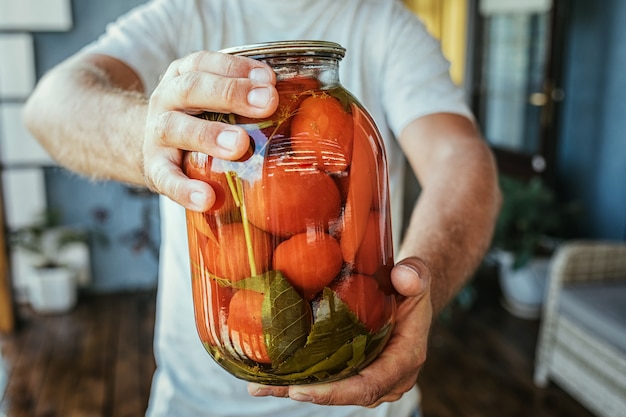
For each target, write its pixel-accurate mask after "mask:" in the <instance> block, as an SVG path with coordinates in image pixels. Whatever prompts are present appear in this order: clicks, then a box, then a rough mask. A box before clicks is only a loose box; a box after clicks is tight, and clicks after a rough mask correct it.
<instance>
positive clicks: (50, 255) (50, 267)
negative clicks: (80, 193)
mask: <svg viewBox="0 0 626 417" xmlns="http://www.w3.org/2000/svg"><path fill="white" fill-rule="evenodd" d="M87 238H88V235H87V232H86V231H85V230H82V229H77V228H71V227H67V226H62V225H61V221H60V214H59V213H58V212H56V211H52V210H51V211H46V212H44V213H42V215H41V216H40V217H39V218H37V219H36V220H35V221H34V222H33V223H32V224H30V225H27V226H23V227H20V228H17V229H14V230H12V231H10V233H9V243H10V245H11V247H12V248H14V249H17V250H20V249H21V250H23V251H24V252H25V253H27V254H28V260H29V266H30V268H29V270H30V276H29V277H28V279H27V282H28V300H29V302H30V304H31V306H32V307H33V309H34V310H35V311H37V312H40V313H61V312H64V311H68V310H70V309H71V308H73V307H74V305H75V303H76V294H77V276H78V274H79V272H80V271H79V270H78V269H77V267H76V263H75V262H72V260H71V256H69V254H70V252H73V253H79V254H81V256H85V254H86V253H87ZM77 245H78V248H77ZM77 249H78V252H76V250H77ZM83 263H85V262H83Z"/></svg>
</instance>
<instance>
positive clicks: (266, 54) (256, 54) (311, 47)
mask: <svg viewBox="0 0 626 417" xmlns="http://www.w3.org/2000/svg"><path fill="white" fill-rule="evenodd" d="M220 52H223V53H225V54H231V55H238V56H245V57H249V58H256V59H259V58H271V57H276V56H285V55H292V56H293V55H305V56H322V57H331V58H339V59H341V58H343V57H344V56H345V54H346V49H345V48H344V47H342V46H341V45H339V44H338V43H335V42H328V41H315V40H291V41H278V42H265V43H257V44H251V45H242V46H235V47H232V48H226V49H222V50H221V51H220Z"/></svg>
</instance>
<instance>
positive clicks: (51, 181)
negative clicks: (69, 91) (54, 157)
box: [35, 0, 160, 292]
mask: <svg viewBox="0 0 626 417" xmlns="http://www.w3.org/2000/svg"><path fill="white" fill-rule="evenodd" d="M143 2H144V1H143V0H107V1H95V0H74V1H73V2H72V3H73V4H72V12H73V21H74V27H73V28H72V30H71V31H69V32H61V33H53V32H49V33H43V32H42V33H36V34H35V53H36V60H37V61H36V62H37V74H38V76H41V75H42V74H43V73H44V72H46V71H47V70H48V69H50V68H52V67H53V66H54V65H56V64H58V63H59V62H61V61H62V60H63V59H65V58H67V57H69V56H70V55H72V54H73V53H74V52H76V51H77V50H78V49H80V48H81V47H82V46H84V45H85V44H86V43H88V42H90V41H92V40H94V39H96V38H97V37H98V35H99V34H101V33H102V32H103V31H104V29H105V26H106V24H107V23H108V22H110V21H112V20H113V19H115V18H116V17H117V16H119V15H120V14H122V13H124V12H125V11H127V10H129V9H130V8H132V7H134V6H136V5H139V4H141V3H143ZM46 187H47V200H48V204H49V206H50V207H54V208H58V209H60V210H61V211H62V213H63V219H64V222H65V223H67V224H72V225H79V226H85V227H88V228H90V229H92V230H94V238H93V239H92V242H91V249H92V251H91V256H92V278H93V281H92V284H91V285H90V287H89V288H88V289H89V290H91V291H99V292H108V291H117V290H132V289H137V288H146V287H154V286H155V285H156V278H157V271H158V257H157V253H156V252H155V249H156V248H157V247H158V244H159V242H160V238H159V219H158V215H159V207H158V199H157V198H156V197H155V196H154V195H144V194H141V193H139V194H138V193H134V192H133V190H131V189H129V188H128V187H126V186H124V185H122V184H119V183H115V182H98V183H96V182H93V181H90V180H87V179H85V178H82V177H79V176H77V175H75V174H72V173H69V172H67V171H66V170H63V169H61V168H50V169H47V170H46Z"/></svg>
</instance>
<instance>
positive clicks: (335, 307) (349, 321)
mask: <svg viewBox="0 0 626 417" xmlns="http://www.w3.org/2000/svg"><path fill="white" fill-rule="evenodd" d="M368 335H369V333H368V331H367V330H366V329H365V327H363V325H362V324H360V323H359V322H358V320H357V319H356V317H355V316H354V314H353V313H352V312H351V311H350V309H349V308H348V306H346V305H345V304H344V303H343V301H341V299H340V298H339V297H338V296H337V295H336V294H335V292H334V291H332V290H331V289H329V288H325V289H324V292H323V295H322V299H321V300H320V302H319V305H318V307H317V310H316V314H315V321H314V322H313V327H312V328H311V333H310V334H309V337H308V339H307V341H306V345H305V346H303V347H302V348H301V349H299V350H298V351H296V352H295V353H294V354H293V355H292V356H291V357H289V358H288V359H287V360H286V361H285V362H283V363H281V364H280V365H279V366H278V367H277V368H276V373H277V374H283V375H284V374H292V373H299V372H311V373H315V372H319V370H322V369H323V370H329V369H340V368H343V367H345V366H346V364H347V363H348V362H350V363H359V362H360V361H362V360H363V359H364V356H365V348H363V349H357V350H356V353H357V354H358V356H359V357H355V356H354V355H355V349H354V347H352V346H351V345H352V343H353V342H354V341H355V340H356V338H358V337H359V336H365V339H367V336H368ZM361 343H362V344H363V345H364V346H365V345H366V342H363V341H361V339H359V346H360V344H361ZM346 346H347V347H346ZM348 348H349V349H348ZM340 350H341V353H338V352H339V351H340ZM346 352H350V354H346ZM359 352H360V353H359ZM331 358H332V359H331ZM316 365H319V366H317V367H316ZM307 370H308V371H307Z"/></svg>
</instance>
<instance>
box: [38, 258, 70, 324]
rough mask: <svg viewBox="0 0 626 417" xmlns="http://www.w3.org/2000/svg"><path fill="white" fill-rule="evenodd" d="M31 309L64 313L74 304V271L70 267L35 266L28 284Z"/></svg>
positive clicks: (49, 312)
mask: <svg viewBox="0 0 626 417" xmlns="http://www.w3.org/2000/svg"><path fill="white" fill-rule="evenodd" d="M29 300H30V303H31V306H32V307H33V310H35V311H37V312H38V313H43V314H55V313H64V312H67V311H69V310H71V309H72V308H74V306H75V305H76V271H75V270H73V269H70V268H37V269H36V270H35V274H33V276H32V279H31V282H30V285H29Z"/></svg>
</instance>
